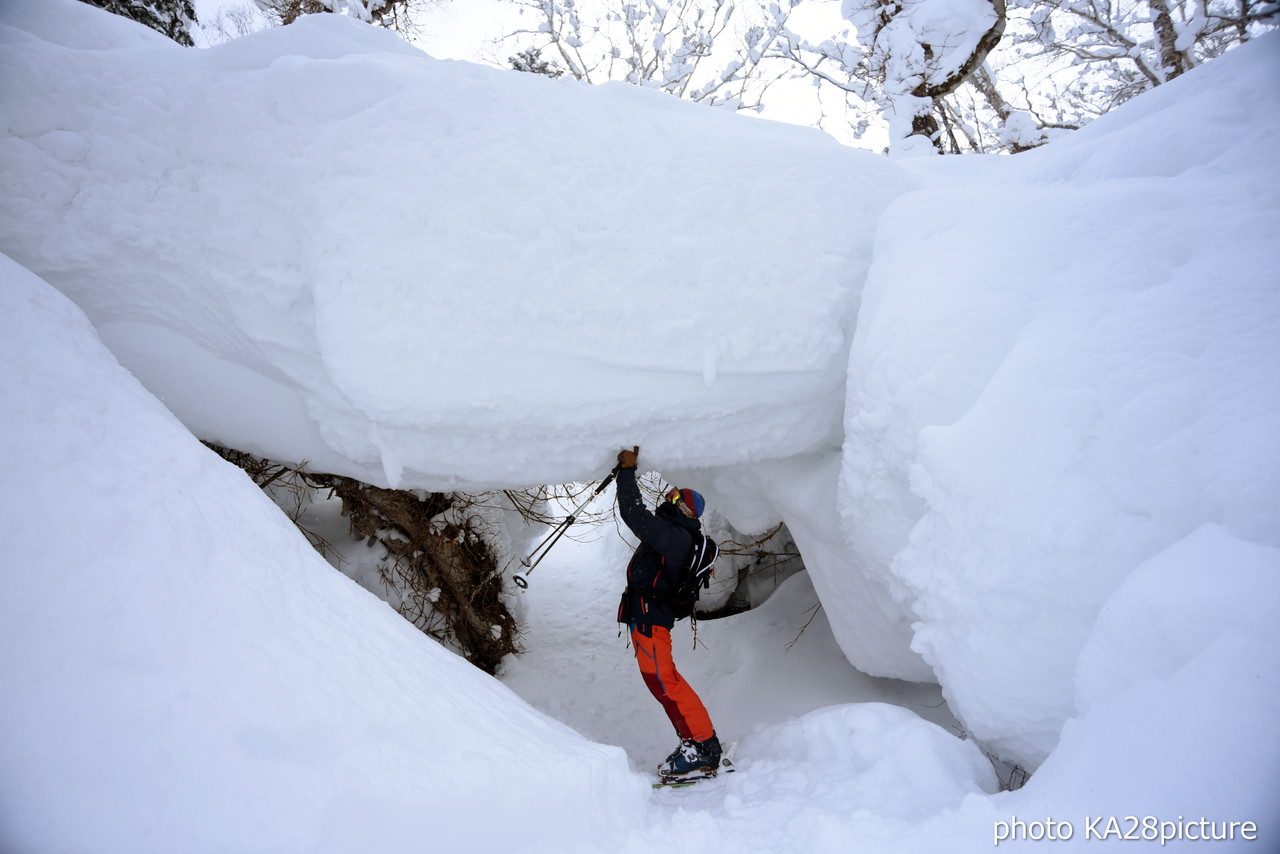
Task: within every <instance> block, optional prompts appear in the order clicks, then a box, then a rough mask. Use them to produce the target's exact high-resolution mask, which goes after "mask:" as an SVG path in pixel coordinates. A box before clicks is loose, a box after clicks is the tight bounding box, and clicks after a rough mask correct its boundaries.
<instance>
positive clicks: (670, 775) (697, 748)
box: [658, 734, 721, 781]
mask: <svg viewBox="0 0 1280 854" xmlns="http://www.w3.org/2000/svg"><path fill="white" fill-rule="evenodd" d="M720 754H721V750H720V739H719V738H717V737H716V736H715V735H714V734H712V736H711V738H708V739H707V740H706V741H694V740H693V739H685V740H684V741H681V742H680V746H679V747H677V748H676V749H675V751H674V752H673V753H672V754H671V755H670V756H668V757H667V761H666V762H663V763H662V764H661V765H659V766H658V776H659V777H661V778H662V779H663V780H666V781H670V780H689V779H694V780H698V779H702V778H703V777H714V776H716V771H717V770H719V768H720Z"/></svg>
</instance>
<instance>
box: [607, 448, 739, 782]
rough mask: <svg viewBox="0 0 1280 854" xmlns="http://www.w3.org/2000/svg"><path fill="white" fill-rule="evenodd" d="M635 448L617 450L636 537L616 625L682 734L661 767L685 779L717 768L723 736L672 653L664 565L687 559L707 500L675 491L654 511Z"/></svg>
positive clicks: (626, 512) (622, 495)
mask: <svg viewBox="0 0 1280 854" xmlns="http://www.w3.org/2000/svg"><path fill="white" fill-rule="evenodd" d="M639 452H640V449H639V448H638V447H637V448H635V449H634V450H630V451H626V450H624V451H622V452H620V453H619V454H618V474H617V484H618V486H617V489H618V512H619V514H620V515H621V516H622V521H623V523H624V524H626V526H627V527H628V528H630V529H631V532H632V533H633V534H635V535H636V536H637V537H638V538H639V539H640V545H639V546H637V547H636V550H635V553H634V554H633V555H632V556H631V562H630V563H628V564H627V588H626V590H624V591H623V593H622V601H621V602H620V603H619V605H618V622H620V623H624V624H626V625H627V626H628V627H629V628H630V630H631V643H632V645H633V646H634V647H635V651H636V663H637V664H639V666H640V675H641V676H642V677H643V678H644V683H645V685H647V686H648V688H649V691H650V692H651V693H652V694H653V696H654V697H655V698H656V699H657V701H658V702H659V703H661V704H662V708H663V710H664V711H665V712H666V713H667V717H668V718H669V719H670V720H671V724H672V726H674V727H675V730H676V734H677V735H679V736H680V746H679V747H677V748H676V749H675V752H673V753H672V754H671V755H670V756H668V757H667V761H666V762H664V763H663V764H662V765H661V766H660V768H659V772H660V773H662V774H664V775H667V776H682V775H685V774H690V773H693V772H697V771H710V770H714V769H715V768H717V767H719V765H720V755H721V748H720V739H719V738H718V737H717V736H716V731H715V727H714V726H713V725H712V723H711V716H710V715H709V714H707V709H706V706H704V705H703V704H702V700H701V699H699V697H698V694H697V692H695V691H694V690H693V688H692V686H690V685H689V683H688V682H686V681H685V680H684V679H683V678H682V677H681V676H680V673H679V671H677V670H676V666H675V661H674V659H673V658H672V656H671V628H672V627H673V626H674V625H675V616H674V615H673V613H672V611H671V607H670V605H669V604H668V603H667V601H666V595H667V594H668V592H669V584H668V579H667V576H666V573H665V572H664V567H666V566H668V565H670V566H681V567H682V566H684V565H686V564H687V563H688V562H689V561H690V560H691V559H692V556H693V548H694V537H695V536H698V535H699V534H700V533H701V531H702V523H701V522H700V521H699V520H700V518H701V516H702V512H703V509H704V507H705V502H704V501H703V499H702V496H701V495H699V494H698V493H697V492H695V491H694V490H692V489H673V490H671V491H670V492H668V493H667V494H666V496H664V498H663V500H662V501H661V502H660V503H659V504H658V507H657V509H656V511H654V512H650V511H649V510H648V508H646V507H645V506H644V501H643V499H642V498H641V496H640V487H639V485H638V484H637V483H636V460H637V457H638V455H639Z"/></svg>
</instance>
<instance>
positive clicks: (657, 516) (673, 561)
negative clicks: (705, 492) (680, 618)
mask: <svg viewBox="0 0 1280 854" xmlns="http://www.w3.org/2000/svg"><path fill="white" fill-rule="evenodd" d="M617 483H618V487H617V488H618V512H619V513H620V514H621V516H622V521H623V523H624V524H625V525H626V526H627V527H628V528H630V529H631V533H633V534H635V535H636V536H637V537H639V538H640V545H639V546H637V547H636V551H635V554H633V555H632V556H631V562H630V563H629V564H627V589H626V590H624V591H623V592H622V601H621V602H620V603H619V604H618V622H619V623H626V624H627V625H629V626H637V627H639V628H640V629H641V631H642V632H643V633H644V634H645V635H648V634H650V633H651V632H652V627H653V626H662V627H664V628H667V629H669V628H671V627H672V626H674V625H675V624H676V621H675V617H674V616H672V613H671V607H670V606H669V605H668V604H667V603H666V602H665V598H666V595H667V594H668V592H669V591H670V584H669V583H668V579H667V576H666V573H665V572H664V568H665V567H666V566H677V567H683V566H685V565H686V564H687V563H688V562H689V560H690V559H691V558H692V557H693V543H694V540H693V538H694V537H695V536H697V535H698V534H699V533H700V532H701V531H702V523H701V522H699V521H698V520H697V519H690V518H689V517H688V516H685V515H684V514H683V513H681V512H680V510H679V508H677V507H676V506H675V505H674V504H671V503H670V502H663V503H662V504H660V505H659V506H658V511H657V513H654V512H652V511H650V510H649V509H648V508H647V507H645V506H644V500H643V499H642V498H641V497H640V487H639V486H638V485H637V484H636V470H635V469H619V470H618V480H617Z"/></svg>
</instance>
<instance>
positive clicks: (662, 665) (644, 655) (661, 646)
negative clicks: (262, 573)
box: [631, 626, 716, 741]
mask: <svg viewBox="0 0 1280 854" xmlns="http://www.w3.org/2000/svg"><path fill="white" fill-rule="evenodd" d="M652 633H653V636H652V637H646V636H645V635H643V634H641V633H640V629H639V628H638V627H632V629H631V645H632V646H633V647H635V651H636V663H637V664H639V665H640V675H641V676H643V677H644V684H645V685H647V686H649V691H650V693H652V694H653V696H654V697H655V698H657V700H658V702H659V703H661V704H662V708H663V710H664V711H665V712H666V713H667V717H668V718H670V719H671V724H672V725H673V726H674V727H675V728H676V732H677V733H679V734H680V738H681V739H690V738H691V739H693V740H694V741H705V740H706V739H708V738H711V736H713V735H715V734H716V730H715V727H713V726H712V725H711V716H710V715H708V714H707V709H706V706H704V705H702V700H700V699H699V698H698V695H697V694H696V693H695V692H694V690H693V688H692V687H690V686H689V683H688V682H686V681H684V679H682V678H681V677H680V674H679V673H678V672H677V671H676V664H675V661H674V660H673V659H672V658H671V631H670V629H664V628H663V627H662V626H654V627H653V629H652Z"/></svg>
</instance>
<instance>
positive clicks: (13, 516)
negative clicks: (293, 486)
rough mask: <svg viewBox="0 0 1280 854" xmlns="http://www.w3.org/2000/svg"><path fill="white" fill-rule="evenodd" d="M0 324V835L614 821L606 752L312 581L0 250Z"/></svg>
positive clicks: (290, 840) (627, 788)
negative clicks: (1, 453) (0, 428)
mask: <svg viewBox="0 0 1280 854" xmlns="http://www.w3.org/2000/svg"><path fill="white" fill-rule="evenodd" d="M0 317H3V319H4V322H3V325H4V334H3V335H0V402H2V405H3V411H4V413H5V415H4V444H5V477H6V482H7V483H9V484H10V485H11V488H10V489H7V490H6V497H5V499H4V502H3V513H0V518H3V537H2V538H0V539H2V540H3V543H4V545H3V550H2V551H0V564H2V565H3V567H4V572H3V576H0V603H2V604H0V673H3V676H4V683H5V685H6V690H5V692H4V693H5V697H4V700H3V701H0V720H2V721H3V738H0V765H3V766H4V769H5V771H4V774H3V775H0V808H2V809H0V848H3V849H4V850H5V851H13V852H19V851H21V852H37V851H99V852H106V851H121V852H124V851H128V852H146V851H154V852H169V851H173V850H174V846H175V845H176V846H177V847H179V848H181V849H182V850H201V851H335V852H336V851H352V850H388V851H391V850H418V848H419V847H420V843H421V840H423V839H431V840H433V841H438V842H439V844H441V845H447V846H448V847H467V846H472V845H478V846H480V847H481V848H483V849H486V850H499V849H507V848H510V847H512V846H513V845H516V844H521V845H522V847H534V846H532V845H531V844H530V842H529V840H527V839H525V836H526V833H527V831H526V828H527V827H528V826H530V823H535V822H536V823H540V822H542V821H544V820H548V819H550V820H551V822H552V825H554V827H553V826H550V825H549V826H548V827H546V828H543V829H541V830H540V832H539V835H538V839H537V840H536V843H537V844H538V845H542V844H545V845H546V846H547V848H546V850H565V848H572V847H573V846H574V845H578V844H588V845H596V844H600V845H603V844H604V840H607V839H608V833H609V832H610V829H611V828H613V827H616V826H617V825H618V824H626V823H627V822H629V821H634V820H635V819H636V816H637V815H638V812H637V807H638V801H637V797H636V795H637V794H638V789H637V787H641V788H643V783H641V782H640V778H638V777H637V776H635V775H633V774H632V773H631V772H630V771H629V770H628V769H627V765H626V761H625V757H624V755H623V754H622V751H620V750H618V749H617V748H610V747H604V746H601V745H593V744H590V743H588V742H586V741H585V740H583V739H582V738H581V737H580V736H578V735H577V734H575V733H573V732H572V731H571V730H569V729H568V728H567V727H565V726H563V725H562V724H559V723H556V722H555V721H552V720H550V719H549V718H546V717H544V716H542V715H540V714H539V713H537V712H535V711H533V710H532V709H531V708H529V707H528V706H527V705H526V704H525V703H524V702H523V701H522V700H520V699H519V698H518V697H516V696H515V695H513V694H512V693H511V692H510V691H509V690H507V689H505V688H504V687H503V686H501V685H500V684H498V683H497V682H495V681H493V680H492V679H490V678H488V677H487V676H485V675H484V674H482V673H481V672H480V671H478V670H476V669H474V668H472V667H471V666H470V665H468V664H466V663H465V662H464V661H462V659H460V658H458V657H456V656H454V655H453V654H452V653H450V652H448V651H446V650H445V649H444V648H443V647H441V646H440V645H438V644H437V643H435V642H434V641H431V640H429V639H428V638H427V637H426V636H424V635H422V634H421V633H419V632H418V631H417V630H416V629H415V628H413V627H412V626H411V625H410V624H409V623H407V622H406V621H405V620H404V619H403V618H402V617H400V615H398V614H397V613H395V612H394V611H392V610H391V609H390V608H388V607H386V606H385V605H383V604H382V603H381V602H379V601H377V600H376V599H374V598H373V597H371V596H368V595H367V594H365V593H364V592H363V591H361V590H359V588H357V587H356V586H355V584H353V583H352V582H350V581H349V580H347V579H346V578H345V577H343V576H342V575H341V574H339V573H336V572H334V571H333V569H332V568H331V567H330V566H329V565H328V564H327V563H325V562H324V560H323V559H321V558H320V557H319V555H317V554H316V553H315V551H314V550H312V548H311V547H310V545H309V544H308V543H307V542H306V541H305V540H304V539H303V538H302V537H301V536H300V535H299V534H298V532H297V530H296V529H295V528H293V526H292V524H291V523H290V522H289V521H288V520H287V519H286V518H285V517H284V516H283V515H282V514H281V513H280V512H279V511H278V510H277V508H276V507H275V505H273V504H272V503H271V502H270V501H269V500H267V499H266V497H265V496H264V495H263V494H262V492H261V491H260V490H258V489H257V487H255V486H254V485H253V484H252V483H251V482H250V481H249V480H248V479H247V478H245V477H244V475H243V473H242V472H240V470H239V469H236V468H234V467H233V466H230V465H228V464H225V463H223V461H222V460H221V459H219V458H217V457H216V456H214V455H213V454H211V453H210V452H209V451H207V450H206V449H205V448H203V447H201V446H200V444H199V443H198V442H197V441H196V440H195V439H194V438H193V437H192V436H191V434H190V433H189V432H188V431H187V430H186V429H185V428H183V426H182V425H181V424H179V423H178V422H177V420H176V419H174V418H173V416H172V415H171V414H170V413H169V412H167V411H166V410H165V409H164V407H163V406H161V405H160V404H159V403H158V402H157V401H156V399H155V398H154V397H152V396H151V395H150V394H149V393H148V392H147V391H146V390H144V389H143V388H142V386H140V385H139V384H138V382H137V380H135V379H134V378H133V377H131V376H130V375H129V374H128V372H127V371H125V370H123V369H122V368H121V367H120V366H119V365H118V364H116V363H115V360H114V359H113V358H112V357H111V355H110V353H108V352H107V351H106V349H105V348H104V347H103V346H102V344H101V343H100V342H99V341H98V339H97V336H96V335H95V334H94V332H93V329H92V327H90V325H89V323H88V321H87V320H86V319H85V317H84V315H83V314H82V313H81V312H80V311H79V310H78V309H77V308H76V307H75V306H74V305H72V304H71V303H70V302H69V301H68V300H67V299H66V298H65V297H63V296H62V295H61V294H59V293H57V292H56V291H54V290H53V289H52V288H50V287H49V286H48V285H47V284H45V283H43V282H41V281H39V280H38V279H37V278H36V277H34V276H32V275H31V274H30V273H28V272H26V271H25V270H22V269H21V268H20V267H18V265H16V264H15V263H13V262H12V261H11V260H9V259H7V258H0ZM18 484H20V485H21V490H18V489H15V488H12V487H14V486H16V485H18ZM509 787H510V788H509ZM509 791H518V792H519V795H520V796H519V797H509V798H507V799H506V800H504V802H503V803H502V805H501V809H502V812H503V814H504V816H505V817H506V819H507V820H506V821H503V822H492V821H489V820H488V819H487V814H488V812H489V811H491V810H492V809H494V808H495V807H494V805H493V804H491V803H490V799H491V798H492V797H493V796H494V795H493V793H495V792H499V793H501V792H509ZM584 801H590V802H591V803H592V805H593V809H592V810H590V811H586V812H584V811H582V810H581V804H582V803H583V802H584ZM555 828H559V829H558V830H557V829H555ZM593 840H594V841H593Z"/></svg>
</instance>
